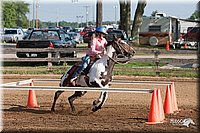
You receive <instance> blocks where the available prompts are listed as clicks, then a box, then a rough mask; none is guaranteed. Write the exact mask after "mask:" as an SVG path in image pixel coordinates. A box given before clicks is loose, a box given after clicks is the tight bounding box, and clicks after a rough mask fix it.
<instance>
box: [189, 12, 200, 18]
mask: <svg viewBox="0 0 200 133" xmlns="http://www.w3.org/2000/svg"><path fill="white" fill-rule="evenodd" d="M199 18H200V12H199V11H195V12H194V13H192V15H191V16H190V18H189V19H191V20H196V19H199Z"/></svg>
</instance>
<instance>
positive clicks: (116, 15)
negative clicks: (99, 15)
mask: <svg viewBox="0 0 200 133" xmlns="http://www.w3.org/2000/svg"><path fill="white" fill-rule="evenodd" d="M114 8H115V24H117V6H116V5H115V6H114Z"/></svg>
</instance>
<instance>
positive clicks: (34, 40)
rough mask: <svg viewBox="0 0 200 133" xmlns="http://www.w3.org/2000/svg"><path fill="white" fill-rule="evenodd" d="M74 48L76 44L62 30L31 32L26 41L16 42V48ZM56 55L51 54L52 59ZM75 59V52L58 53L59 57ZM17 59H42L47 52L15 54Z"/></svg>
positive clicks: (46, 55)
mask: <svg viewBox="0 0 200 133" xmlns="http://www.w3.org/2000/svg"><path fill="white" fill-rule="evenodd" d="M48 47H51V48H76V43H75V42H74V41H73V40H72V39H71V38H70V36H69V35H68V34H67V33H66V32H65V31H63V30H60V29H59V30H57V29H44V30H33V31H32V32H31V33H30V35H29V36H28V38H27V39H26V40H21V41H18V42H17V45H16V48H48ZM57 55H58V54H56V53H53V57H56V56H57ZM69 56H70V57H71V56H72V57H75V56H76V52H75V51H69V52H63V53H60V55H59V57H69ZM17 57H19V58H20V57H23V58H25V57H26V58H30V57H31V58H33V57H35V58H43V57H48V53H47V52H28V51H27V52H17Z"/></svg>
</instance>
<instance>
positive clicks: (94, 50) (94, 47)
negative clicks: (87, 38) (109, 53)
mask: <svg viewBox="0 0 200 133" xmlns="http://www.w3.org/2000/svg"><path fill="white" fill-rule="evenodd" d="M106 44H107V41H106V39H105V38H93V39H92V41H91V43H90V46H91V47H90V49H89V50H88V52H87V54H88V55H89V56H96V55H97V54H103V50H104V48H105V46H106Z"/></svg>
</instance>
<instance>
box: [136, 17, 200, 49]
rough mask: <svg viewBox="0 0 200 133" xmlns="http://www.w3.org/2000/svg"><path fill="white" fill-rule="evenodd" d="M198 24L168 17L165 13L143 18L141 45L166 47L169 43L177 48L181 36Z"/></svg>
mask: <svg viewBox="0 0 200 133" xmlns="http://www.w3.org/2000/svg"><path fill="white" fill-rule="evenodd" d="M198 24H199V23H198V22H197V21H191V20H186V19H180V18H177V17H172V16H166V14H164V13H156V14H155V16H150V17H143V21H142V26H141V29H140V33H139V35H140V44H144V45H151V46H159V45H166V43H167V41H168V43H169V44H170V45H172V46H174V48H175V44H176V43H177V41H178V40H179V38H180V34H186V33H187V28H188V27H197V26H198Z"/></svg>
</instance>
